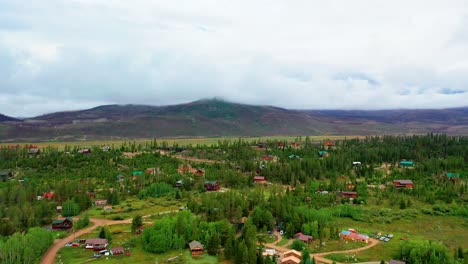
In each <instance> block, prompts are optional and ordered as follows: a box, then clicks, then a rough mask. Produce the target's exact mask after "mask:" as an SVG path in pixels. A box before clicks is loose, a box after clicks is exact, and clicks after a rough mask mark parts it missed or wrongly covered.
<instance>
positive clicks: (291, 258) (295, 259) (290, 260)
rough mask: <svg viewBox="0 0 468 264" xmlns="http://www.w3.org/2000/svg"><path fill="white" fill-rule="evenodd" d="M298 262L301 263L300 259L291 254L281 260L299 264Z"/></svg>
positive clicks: (282, 262)
mask: <svg viewBox="0 0 468 264" xmlns="http://www.w3.org/2000/svg"><path fill="white" fill-rule="evenodd" d="M300 263H301V259H299V258H297V257H293V256H291V257H287V258H284V259H283V260H282V261H281V264H300Z"/></svg>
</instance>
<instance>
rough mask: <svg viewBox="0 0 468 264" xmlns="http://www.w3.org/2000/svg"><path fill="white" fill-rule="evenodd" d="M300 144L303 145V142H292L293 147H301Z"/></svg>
mask: <svg viewBox="0 0 468 264" xmlns="http://www.w3.org/2000/svg"><path fill="white" fill-rule="evenodd" d="M300 146H301V144H300V143H298V142H292V143H291V147H293V148H298V147H300Z"/></svg>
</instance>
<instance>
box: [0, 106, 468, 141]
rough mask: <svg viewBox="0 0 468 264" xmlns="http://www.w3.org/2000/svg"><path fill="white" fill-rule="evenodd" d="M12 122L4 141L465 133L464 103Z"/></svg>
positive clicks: (125, 112) (175, 110)
mask: <svg viewBox="0 0 468 264" xmlns="http://www.w3.org/2000/svg"><path fill="white" fill-rule="evenodd" d="M15 121H16V122H3V121H0V140H2V141H33V140H34V141H40V140H82V139H128V138H155V137H216V136H273V135H293V136H296V135H375V134H407V133H428V132H435V133H448V134H462V135H467V134H468V108H453V109H441V110H382V111H342V110H288V109H283V108H279V107H273V106H253V105H246V104H237V103H230V102H226V101H223V100H218V99H211V100H199V101H195V102H191V103H187V104H180V105H170V106H148V105H105V106H99V107H95V108H92V109H87V110H81V111H68V112H58V113H52V114H47V115H41V116H38V117H34V118H29V119H25V120H23V121H19V120H15Z"/></svg>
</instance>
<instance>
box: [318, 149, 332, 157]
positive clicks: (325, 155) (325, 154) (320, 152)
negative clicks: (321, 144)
mask: <svg viewBox="0 0 468 264" xmlns="http://www.w3.org/2000/svg"><path fill="white" fill-rule="evenodd" d="M318 155H319V157H321V158H323V157H328V156H330V153H328V151H326V150H320V151H319V152H318Z"/></svg>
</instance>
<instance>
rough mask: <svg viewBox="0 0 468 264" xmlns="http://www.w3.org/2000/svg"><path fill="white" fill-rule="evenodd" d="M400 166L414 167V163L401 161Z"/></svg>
mask: <svg viewBox="0 0 468 264" xmlns="http://www.w3.org/2000/svg"><path fill="white" fill-rule="evenodd" d="M400 166H402V167H413V166H414V162H412V161H409V160H402V161H400Z"/></svg>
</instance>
